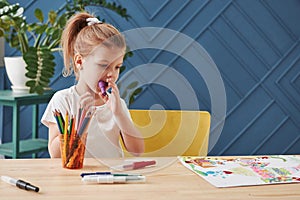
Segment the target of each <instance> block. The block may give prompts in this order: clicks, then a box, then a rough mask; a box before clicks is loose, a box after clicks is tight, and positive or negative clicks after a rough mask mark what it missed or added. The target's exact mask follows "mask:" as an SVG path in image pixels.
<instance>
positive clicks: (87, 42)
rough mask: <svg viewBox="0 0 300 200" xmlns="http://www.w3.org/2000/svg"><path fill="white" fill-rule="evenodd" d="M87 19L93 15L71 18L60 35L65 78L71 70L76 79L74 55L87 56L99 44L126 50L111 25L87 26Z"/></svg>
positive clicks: (83, 13) (120, 36)
mask: <svg viewBox="0 0 300 200" xmlns="http://www.w3.org/2000/svg"><path fill="white" fill-rule="evenodd" d="M87 18H94V16H93V15H91V14H89V13H86V12H81V13H77V14H75V15H74V16H73V17H71V18H70V19H69V20H68V22H67V24H66V27H65V29H64V31H63V33H62V38H61V47H62V50H63V56H64V65H65V72H64V73H65V74H64V75H65V76H68V75H70V74H71V71H72V69H71V68H73V70H74V72H75V75H76V78H78V77H77V75H78V73H77V72H78V70H77V68H76V66H75V63H74V55H75V54H76V53H77V54H80V55H81V56H82V57H85V56H88V55H89V54H90V53H91V52H92V51H93V49H94V48H95V47H96V46H98V45H99V44H103V45H105V46H107V47H111V46H116V47H119V48H121V49H124V53H125V49H126V42H125V39H124V36H123V35H122V34H121V33H120V32H119V31H118V30H117V29H116V28H115V27H114V26H112V25H110V24H107V23H102V22H101V23H94V24H92V25H89V26H88V22H87Z"/></svg>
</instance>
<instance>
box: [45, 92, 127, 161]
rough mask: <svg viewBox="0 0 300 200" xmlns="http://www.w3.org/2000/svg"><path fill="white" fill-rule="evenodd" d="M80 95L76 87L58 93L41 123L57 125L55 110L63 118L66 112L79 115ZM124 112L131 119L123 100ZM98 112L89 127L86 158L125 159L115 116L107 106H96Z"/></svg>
mask: <svg viewBox="0 0 300 200" xmlns="http://www.w3.org/2000/svg"><path fill="white" fill-rule="evenodd" d="M79 98H80V97H79V95H78V93H77V91H76V90H75V86H72V87H70V88H67V89H64V90H60V91H58V92H56V93H55V94H54V95H53V97H52V99H51V100H50V102H49V104H48V106H47V108H46V110H45V112H44V115H43V117H42V119H41V122H42V123H43V124H44V125H45V126H47V127H48V123H49V122H53V123H56V119H55V117H54V115H53V111H54V110H55V109H57V110H59V111H60V112H61V113H62V115H63V116H65V114H66V112H67V111H68V113H69V114H70V115H72V114H74V115H76V116H78V115H77V113H78V109H79V108H78V105H79ZM121 105H122V108H123V110H124V111H125V112H126V113H127V115H128V117H130V113H129V110H128V108H127V106H126V103H125V101H124V100H123V99H121ZM95 108H96V111H95V113H94V115H93V117H92V119H91V121H90V124H89V127H88V136H87V142H86V151H85V157H96V158H116V157H123V151H122V148H121V145H120V129H119V127H118V126H117V124H116V123H115V121H114V119H113V114H112V112H111V110H110V108H108V105H107V104H104V105H102V106H95Z"/></svg>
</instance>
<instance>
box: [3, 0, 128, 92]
mask: <svg viewBox="0 0 300 200" xmlns="http://www.w3.org/2000/svg"><path fill="white" fill-rule="evenodd" d="M86 6H101V7H103V8H107V9H109V10H112V11H113V12H115V13H117V14H118V15H120V16H121V17H123V18H125V19H126V20H128V19H129V18H130V16H129V15H128V14H127V11H126V9H125V8H123V7H122V6H121V5H117V4H116V3H115V2H113V3H110V2H106V1H105V0H90V1H88V0H66V4H65V7H64V10H65V12H63V14H60V15H58V14H57V13H56V12H55V11H53V10H52V11H50V12H49V13H48V18H47V20H45V18H44V14H43V12H42V10H41V9H39V8H37V9H35V11H34V15H35V17H36V19H37V22H33V23H29V22H27V21H26V18H25V17H24V16H23V12H24V8H23V7H21V6H20V5H19V4H18V3H17V4H12V5H11V4H10V3H9V2H8V1H7V0H1V1H0V37H4V38H5V40H6V42H7V43H8V44H9V45H10V46H11V47H13V48H16V49H18V50H19V51H20V52H21V54H22V56H23V58H24V60H25V62H26V65H27V66H26V69H27V73H26V76H27V77H28V78H29V81H27V82H26V86H28V87H30V92H31V93H34V92H36V93H38V94H42V93H43V92H44V88H45V87H48V86H49V83H50V79H51V78H52V77H53V75H54V71H55V65H56V64H55V62H54V59H55V56H54V53H55V52H56V51H59V50H60V49H59V48H58V45H59V43H60V38H61V34H62V31H63V28H64V26H65V24H66V22H67V20H68V19H69V18H70V17H71V16H72V15H73V14H74V13H75V12H77V11H83V10H85V8H86ZM100 20H102V21H105V20H104V19H102V18H100ZM30 38H33V40H34V41H33V42H32V41H30ZM130 55H132V53H130V52H129V53H128V54H127V55H126V56H130Z"/></svg>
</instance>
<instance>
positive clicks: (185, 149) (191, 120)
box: [123, 110, 210, 157]
mask: <svg viewBox="0 0 300 200" xmlns="http://www.w3.org/2000/svg"><path fill="white" fill-rule="evenodd" d="M129 111H130V114H131V117H132V120H133V122H134V124H135V126H136V127H137V128H138V129H139V130H140V132H141V134H142V136H143V138H144V143H145V152H144V153H143V154H142V155H141V156H146V157H151V156H180V155H189V156H206V155H207V151H208V139H209V130H210V113H209V112H206V111H184V110H129ZM123 149H124V146H123ZM125 156H130V154H129V153H128V152H126V151H125Z"/></svg>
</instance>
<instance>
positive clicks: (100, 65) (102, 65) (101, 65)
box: [98, 64, 108, 68]
mask: <svg viewBox="0 0 300 200" xmlns="http://www.w3.org/2000/svg"><path fill="white" fill-rule="evenodd" d="M98 66H99V67H103V68H106V67H107V66H108V65H107V64H98Z"/></svg>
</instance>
